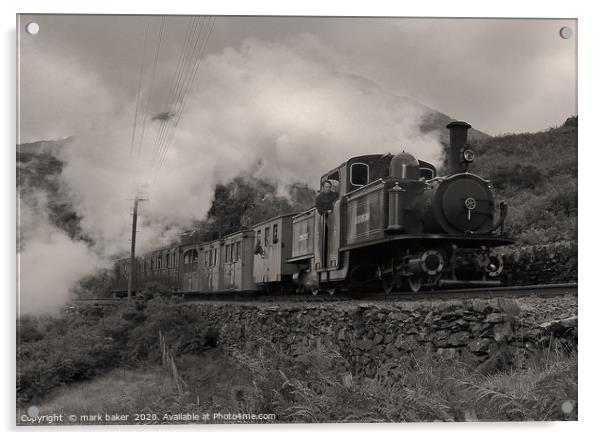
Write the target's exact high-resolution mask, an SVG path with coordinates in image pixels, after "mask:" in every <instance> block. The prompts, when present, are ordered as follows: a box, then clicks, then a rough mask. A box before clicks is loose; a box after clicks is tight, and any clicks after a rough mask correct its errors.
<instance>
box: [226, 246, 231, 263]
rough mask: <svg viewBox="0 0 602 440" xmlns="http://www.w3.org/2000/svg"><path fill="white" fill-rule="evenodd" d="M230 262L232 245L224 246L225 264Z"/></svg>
mask: <svg viewBox="0 0 602 440" xmlns="http://www.w3.org/2000/svg"><path fill="white" fill-rule="evenodd" d="M231 261H232V245H231V244H227V245H226V263H230V262H231Z"/></svg>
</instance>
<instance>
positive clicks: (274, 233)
mask: <svg viewBox="0 0 602 440" xmlns="http://www.w3.org/2000/svg"><path fill="white" fill-rule="evenodd" d="M272 242H274V243H278V225H274V227H273V229H272Z"/></svg>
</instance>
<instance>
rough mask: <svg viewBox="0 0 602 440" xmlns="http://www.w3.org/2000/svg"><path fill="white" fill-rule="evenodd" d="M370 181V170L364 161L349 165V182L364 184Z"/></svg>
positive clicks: (357, 184)
mask: <svg viewBox="0 0 602 440" xmlns="http://www.w3.org/2000/svg"><path fill="white" fill-rule="evenodd" d="M369 181H370V172H369V169H368V165H366V164H365V163H354V164H353V165H351V184H352V185H354V186H364V185H367V184H368V182H369Z"/></svg>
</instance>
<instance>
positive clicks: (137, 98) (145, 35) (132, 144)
mask: <svg viewBox="0 0 602 440" xmlns="http://www.w3.org/2000/svg"><path fill="white" fill-rule="evenodd" d="M149 25H150V17H149V18H148V19H147V21H146V29H145V31H144V44H143V49H142V60H141V62H140V73H139V75H138V91H137V92H136V109H135V110H134V123H133V127H132V139H131V142H130V162H132V159H133V157H134V143H135V140H136V130H137V125H138V111H139V106H140V94H141V91H142V77H143V75H144V60H145V58H146V45H147V42H148V29H149ZM132 165H133V164H132Z"/></svg>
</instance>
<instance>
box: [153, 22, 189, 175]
mask: <svg viewBox="0 0 602 440" xmlns="http://www.w3.org/2000/svg"><path fill="white" fill-rule="evenodd" d="M197 26H198V18H197V17H193V18H192V19H191V20H190V23H189V25H188V28H187V31H186V35H185V39H184V44H183V45H182V51H181V52H180V56H179V59H178V64H177V66H176V69H175V72H174V75H173V79H172V83H171V87H170V90H169V94H168V96H167V99H166V102H165V108H166V109H167V112H166V113H167V114H166V115H165V119H161V123H160V126H159V129H158V131H157V136H156V139H155V144H154V146H153V153H152V160H151V163H152V165H153V166H154V165H155V163H156V159H157V154H158V151H159V149H160V148H161V145H162V143H163V139H164V136H165V131H166V130H167V128H168V127H169V125H170V124H171V120H172V116H171V113H172V109H171V107H172V101H173V100H174V97H175V96H176V95H177V90H178V88H179V87H180V83H181V78H182V74H183V72H184V66H185V65H186V57H187V52H188V50H189V47H190V45H191V44H192V41H193V40H194V34H195V33H196V28H197Z"/></svg>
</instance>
